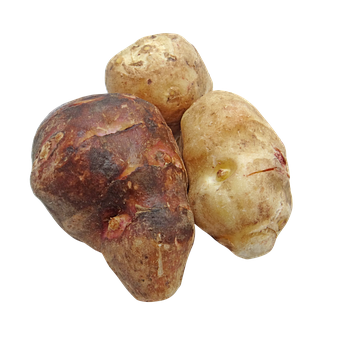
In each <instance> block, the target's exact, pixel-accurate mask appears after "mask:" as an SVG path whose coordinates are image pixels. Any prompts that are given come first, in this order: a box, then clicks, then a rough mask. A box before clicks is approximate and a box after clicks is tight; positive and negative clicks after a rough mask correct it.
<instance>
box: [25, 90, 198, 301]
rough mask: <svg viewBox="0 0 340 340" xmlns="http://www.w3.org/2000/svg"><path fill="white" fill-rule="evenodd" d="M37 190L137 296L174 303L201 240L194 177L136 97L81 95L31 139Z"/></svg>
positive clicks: (151, 110)
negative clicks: (191, 185)
mask: <svg viewBox="0 0 340 340" xmlns="http://www.w3.org/2000/svg"><path fill="white" fill-rule="evenodd" d="M32 160H33V167H32V173H31V186H32V189H33V192H34V193H35V195H36V196H37V197H38V198H39V199H40V200H41V201H42V202H43V203H44V205H45V206H46V208H47V209H48V211H49V212H50V213H51V214H52V216H53V217H54V219H55V220H56V221H57V223H58V224H59V225H60V226H61V227H62V228H63V229H64V230H65V231H66V232H67V233H68V234H70V235H71V236H73V237H74V238H76V239H78V240H80V241H82V242H84V243H86V244H88V245H89V246H91V247H92V248H94V249H96V250H98V251H100V252H102V254H103V255H104V257H105V259H106V261H107V262H108V264H109V266H110V267H111V268H112V270H113V271H114V272H115V273H116V274H117V276H118V277H119V279H120V280H121V281H122V283H123V284H124V285H125V287H126V288H127V289H128V290H129V291H130V293H131V294H132V295H133V296H134V297H135V298H136V299H138V300H142V301H158V300H163V299H166V298H168V297H170V296H171V295H172V294H174V293H175V292H176V290H177V289H178V287H179V286H180V284H181V280H182V276H183V272H184V268H185V264H186V261H187V258H188V255H189V252H190V249H191V247H192V244H193V239H194V220H193V214H192V212H191V209H190V206H189V204H188V200H187V175H186V171H185V168H184V165H183V163H182V160H181V158H180V156H179V152H178V149H177V145H176V142H175V140H174V138H173V136H172V133H171V130H170V129H169V127H168V126H167V125H166V123H165V121H164V119H163V117H162V115H161V114H160V112H159V110H158V109H157V108H156V107H155V106H154V105H152V104H150V103H148V102H146V101H144V100H142V99H139V98H136V97H134V96H129V95H122V94H103V95H94V96H88V97H84V98H80V99H77V100H74V101H72V102H69V103H67V104H65V105H62V106H60V107H59V108H57V109H56V110H54V111H52V112H51V113H50V115H49V116H47V118H46V119H45V120H44V121H43V122H42V124H41V125H40V127H39V129H38V131H37V133H36V136H35V138H34V142H33V149H32Z"/></svg>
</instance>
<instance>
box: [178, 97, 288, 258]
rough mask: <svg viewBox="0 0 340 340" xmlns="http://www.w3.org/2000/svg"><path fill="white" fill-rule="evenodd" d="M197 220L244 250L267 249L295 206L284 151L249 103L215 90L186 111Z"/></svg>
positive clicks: (249, 254)
mask: <svg viewBox="0 0 340 340" xmlns="http://www.w3.org/2000/svg"><path fill="white" fill-rule="evenodd" d="M181 127H182V137H181V138H182V140H181V147H182V148H183V151H182V152H183V159H184V162H185V165H186V169H187V171H188V176H189V202H190V204H191V208H192V210H193V212H194V216H195V223H196V224H197V226H199V227H200V228H202V229H203V230H205V231H206V232H207V233H208V234H210V235H211V236H212V237H213V238H215V239H216V240H217V241H218V242H220V243H221V244H223V245H224V246H226V247H228V248H229V249H230V250H231V251H232V252H233V253H234V254H236V255H237V256H239V257H242V258H245V259H250V258H254V257H258V256H261V255H264V254H266V253H268V252H269V251H270V250H271V249H272V248H273V246H274V243H275V240H276V237H277V236H278V234H279V233H280V231H281V230H282V228H283V227H284V226H285V224H286V223H287V221H288V218H289V216H290V214H291V210H292V197H291V192H290V184H289V178H290V175H289V169H288V164H287V158H286V150H285V147H284V145H283V143H282V142H281V140H280V139H279V137H278V136H277V135H276V133H275V132H274V130H273V129H272V128H271V126H270V125H269V124H268V123H267V121H266V120H265V119H264V118H263V117H262V115H261V114H260V113H259V112H258V111H257V110H256V108H255V107H254V106H252V105H251V104H250V103H249V102H247V101H246V100H244V99H243V98H241V97H240V96H237V95H235V94H233V93H229V92H224V91H213V92H210V93H208V94H206V95H205V96H203V97H202V98H200V99H199V100H198V101H197V102H195V103H194V104H193V105H192V106H191V107H190V109H188V110H187V111H186V112H185V114H184V115H183V118H182V122H181Z"/></svg>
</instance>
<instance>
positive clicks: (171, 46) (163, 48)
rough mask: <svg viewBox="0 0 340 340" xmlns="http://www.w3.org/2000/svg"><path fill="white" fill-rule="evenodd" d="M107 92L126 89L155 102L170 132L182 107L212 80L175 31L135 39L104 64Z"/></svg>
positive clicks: (177, 124) (177, 125)
mask: <svg viewBox="0 0 340 340" xmlns="http://www.w3.org/2000/svg"><path fill="white" fill-rule="evenodd" d="M105 83H106V88H107V91H108V92H110V93H114V92H120V93H130V94H133V95H136V96H137V97H140V98H142V99H145V100H147V101H148V102H150V103H152V104H154V105H156V106H157V107H158V109H159V110H160V111H161V113H162V115H163V117H164V118H165V121H166V123H167V124H168V125H169V126H170V127H171V129H172V131H173V133H174V135H176V134H177V133H178V131H179V128H180V120H181V117H182V115H183V113H184V111H185V110H187V109H188V108H189V107H190V106H191V104H192V103H193V102H194V101H195V100H197V99H198V98H199V97H201V96H202V95H204V94H205V93H207V92H209V91H211V90H212V86H213V85H212V80H211V78H210V75H209V73H208V71H207V69H206V67H205V65H204V63H203V61H202V59H201V57H200V56H199V54H198V52H197V51H196V49H195V48H194V47H193V46H192V45H191V44H190V43H189V42H188V41H186V40H185V39H184V38H182V37H181V36H179V35H177V34H155V35H151V36H147V37H144V38H142V39H139V40H138V41H136V42H135V43H134V44H132V45H131V46H129V47H127V48H126V49H124V50H123V51H121V52H119V53H118V54H117V55H116V56H114V57H113V58H112V59H111V60H110V61H109V63H108V64H107V66H106V72H105Z"/></svg>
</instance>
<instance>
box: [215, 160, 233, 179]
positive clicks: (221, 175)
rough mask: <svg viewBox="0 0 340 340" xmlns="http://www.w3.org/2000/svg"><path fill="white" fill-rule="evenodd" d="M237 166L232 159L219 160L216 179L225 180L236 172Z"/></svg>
mask: <svg viewBox="0 0 340 340" xmlns="http://www.w3.org/2000/svg"><path fill="white" fill-rule="evenodd" d="M236 168H237V166H236V163H235V162H234V161H233V160H232V159H227V160H225V161H218V162H217V165H216V167H215V173H216V181H218V182H223V181H224V180H226V179H227V178H228V177H230V176H231V175H232V174H233V173H234V172H235V170H236Z"/></svg>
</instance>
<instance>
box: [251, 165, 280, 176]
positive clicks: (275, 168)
mask: <svg viewBox="0 0 340 340" xmlns="http://www.w3.org/2000/svg"><path fill="white" fill-rule="evenodd" d="M273 170H278V168H277V167H274V168H268V169H264V170H259V171H255V172H252V173H251V174H249V175H247V176H246V177H249V176H251V175H255V174H259V173H260V172H267V171H273Z"/></svg>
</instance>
